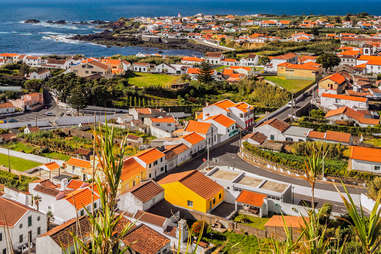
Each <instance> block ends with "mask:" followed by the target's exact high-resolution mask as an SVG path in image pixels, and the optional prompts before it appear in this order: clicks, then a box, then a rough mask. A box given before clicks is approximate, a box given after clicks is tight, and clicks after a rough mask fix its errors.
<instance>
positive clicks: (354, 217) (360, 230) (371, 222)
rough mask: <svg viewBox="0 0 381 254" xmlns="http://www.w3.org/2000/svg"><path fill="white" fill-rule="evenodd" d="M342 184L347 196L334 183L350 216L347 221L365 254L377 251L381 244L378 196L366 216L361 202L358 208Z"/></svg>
mask: <svg viewBox="0 0 381 254" xmlns="http://www.w3.org/2000/svg"><path fill="white" fill-rule="evenodd" d="M342 186H343V188H344V191H345V193H346V196H347V197H345V196H344V195H343V194H342V193H341V192H340V191H339V189H338V188H337V186H336V185H335V187H336V190H337V192H338V193H340V196H341V199H342V200H343V202H344V205H345V207H346V209H347V212H348V215H349V217H350V218H351V221H349V220H348V221H347V222H348V223H350V224H351V225H352V228H353V232H354V233H355V234H356V236H357V238H358V239H359V240H360V243H361V246H362V249H363V252H364V253H367V254H371V253H379V251H380V244H381V218H380V212H381V209H379V206H380V196H379V197H378V198H377V200H376V203H375V204H374V206H373V209H372V211H371V212H370V215H369V217H368V216H367V215H366V214H365V213H364V210H363V208H362V206H361V204H360V209H358V208H357V207H356V205H355V202H354V201H353V199H352V197H351V195H350V194H349V192H348V190H347V188H346V187H345V185H344V184H342Z"/></svg>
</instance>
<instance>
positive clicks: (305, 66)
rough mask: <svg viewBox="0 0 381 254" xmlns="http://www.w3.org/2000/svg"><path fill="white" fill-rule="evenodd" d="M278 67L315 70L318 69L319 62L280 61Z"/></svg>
mask: <svg viewBox="0 0 381 254" xmlns="http://www.w3.org/2000/svg"><path fill="white" fill-rule="evenodd" d="M278 67H286V68H288V69H296V70H310V71H317V70H319V69H320V64H317V63H313V62H307V63H303V64H292V63H288V62H285V63H281V64H278Z"/></svg>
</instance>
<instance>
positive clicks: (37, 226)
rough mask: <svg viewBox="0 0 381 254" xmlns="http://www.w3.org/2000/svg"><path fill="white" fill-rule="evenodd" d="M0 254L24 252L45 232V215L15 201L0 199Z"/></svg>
mask: <svg viewBox="0 0 381 254" xmlns="http://www.w3.org/2000/svg"><path fill="white" fill-rule="evenodd" d="M0 210H1V216H0V253H4V254H8V253H14V252H13V250H15V251H21V250H26V248H27V247H28V246H30V245H29V244H30V243H34V242H35V240H36V238H37V236H39V235H41V234H44V233H45V232H46V231H47V217H46V215H45V214H43V213H41V212H39V211H37V210H35V209H33V208H30V207H28V206H26V205H24V204H21V203H18V202H16V201H13V200H10V199H6V198H3V197H0Z"/></svg>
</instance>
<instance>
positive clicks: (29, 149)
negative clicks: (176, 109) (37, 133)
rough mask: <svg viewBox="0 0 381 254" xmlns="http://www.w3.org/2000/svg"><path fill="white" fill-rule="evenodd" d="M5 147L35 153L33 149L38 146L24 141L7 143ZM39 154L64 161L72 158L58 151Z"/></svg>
mask: <svg viewBox="0 0 381 254" xmlns="http://www.w3.org/2000/svg"><path fill="white" fill-rule="evenodd" d="M3 147H5V148H8V149H10V150H14V151H17V152H22V153H29V154H33V151H34V150H35V149H36V148H37V147H35V146H33V145H30V144H25V143H22V142H13V143H9V144H5V145H3ZM39 155H40V156H44V157H47V158H51V159H55V160H63V161H66V160H68V159H69V158H70V156H69V155H66V154H62V153H57V152H49V153H41V154H39Z"/></svg>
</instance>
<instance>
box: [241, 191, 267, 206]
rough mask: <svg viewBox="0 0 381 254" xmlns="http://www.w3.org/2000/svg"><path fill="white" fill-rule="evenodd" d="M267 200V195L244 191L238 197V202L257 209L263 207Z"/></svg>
mask: <svg viewBox="0 0 381 254" xmlns="http://www.w3.org/2000/svg"><path fill="white" fill-rule="evenodd" d="M265 198H267V195H265V194H261V193H257V192H252V191H247V190H243V191H241V193H240V194H239V196H238V197H237V199H236V201H237V202H239V203H244V204H247V205H251V206H255V207H262V205H263V202H264V200H265Z"/></svg>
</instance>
